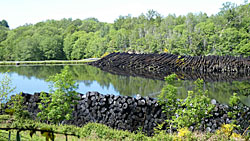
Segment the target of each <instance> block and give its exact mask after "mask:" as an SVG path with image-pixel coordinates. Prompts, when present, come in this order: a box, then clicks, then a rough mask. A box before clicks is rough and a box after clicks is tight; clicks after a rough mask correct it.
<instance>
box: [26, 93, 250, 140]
mask: <svg viewBox="0 0 250 141" xmlns="http://www.w3.org/2000/svg"><path fill="white" fill-rule="evenodd" d="M39 95H40V94H39V93H35V94H34V95H31V94H25V93H23V94H22V96H23V97H24V105H26V106H27V110H28V111H29V112H30V114H31V117H32V118H33V119H36V118H37V116H36V115H37V113H38V112H39V109H38V103H39V102H40V99H39ZM79 97H80V100H79V101H78V104H77V105H76V106H75V107H74V112H73V118H72V120H69V121H63V123H65V124H73V125H77V126H83V125H85V124H86V123H88V122H97V123H102V124H105V125H108V126H110V127H112V128H116V129H122V130H129V131H136V130H138V129H139V127H142V131H144V132H146V133H147V134H148V135H152V134H153V132H154V130H153V129H154V128H155V127H156V126H157V124H158V123H162V122H163V121H164V120H165V119H166V114H165V113H163V112H162V109H161V106H160V105H159V104H158V103H157V101H156V100H155V99H153V98H150V97H145V98H144V97H141V96H139V95H138V96H136V97H130V96H115V95H109V94H108V95H103V94H100V93H98V92H87V93H86V94H84V95H83V94H79ZM211 102H212V104H214V105H215V108H214V110H213V111H212V113H211V114H212V116H211V117H210V118H207V119H202V121H201V126H200V127H199V130H201V131H211V132H214V131H215V130H217V129H218V128H219V127H221V125H222V124H224V123H225V124H228V123H231V122H232V118H231V117H229V115H228V113H229V112H231V111H233V110H235V109H238V108H239V107H237V106H235V107H229V106H227V105H223V104H219V103H217V102H216V101H215V100H212V101H211ZM242 111H243V112H242V113H237V115H236V120H237V122H238V123H237V124H238V125H240V126H241V127H242V129H246V128H247V127H248V126H249V124H250V123H249V119H250V109H249V107H247V106H245V107H244V108H243V110H242ZM190 129H193V127H192V126H191V127H190ZM238 132H243V130H242V131H241V130H240V131H238Z"/></svg>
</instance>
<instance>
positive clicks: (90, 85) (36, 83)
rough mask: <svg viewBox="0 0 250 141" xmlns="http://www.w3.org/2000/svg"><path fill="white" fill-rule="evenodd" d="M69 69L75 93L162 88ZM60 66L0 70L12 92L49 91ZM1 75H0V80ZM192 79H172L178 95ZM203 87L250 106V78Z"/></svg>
mask: <svg viewBox="0 0 250 141" xmlns="http://www.w3.org/2000/svg"><path fill="white" fill-rule="evenodd" d="M69 67H70V71H71V73H72V74H73V77H74V79H75V80H76V81H77V82H78V84H79V89H78V90H77V92H79V93H82V94H84V93H86V92H88V91H98V92H100V93H102V94H114V95H127V96H135V95H137V94H140V95H142V96H150V97H156V96H157V94H159V93H160V92H161V89H162V88H163V87H164V84H165V82H164V81H162V80H156V79H149V78H143V77H136V76H124V75H114V74H111V73H108V72H105V71H102V70H100V69H99V68H96V67H93V66H89V65H70V66H69ZM63 68H64V65H27V66H25V65H21V66H0V72H2V73H5V72H7V73H8V75H9V76H10V78H11V79H12V82H13V86H15V87H16V89H15V93H20V92H24V93H30V94H32V93H35V92H42V91H44V92H49V87H48V86H49V83H48V82H47V81H46V79H47V78H48V77H49V76H52V75H55V74H56V73H59V72H60V71H61V70H62V69H63ZM2 77H3V75H2V74H0V79H2ZM193 82H194V80H182V81H180V82H176V86H178V95H179V97H180V98H183V97H185V96H186V95H187V91H188V90H192V88H193V87H194V83H193ZM203 88H204V90H208V92H209V93H208V94H209V96H210V97H211V98H214V99H216V100H217V101H219V102H221V103H228V101H229V98H230V96H231V95H233V93H235V92H236V93H238V94H239V95H240V97H241V101H242V102H243V103H244V104H246V105H248V106H250V95H249V90H250V80H249V79H247V80H246V79H244V80H242V81H240V80H237V81H214V82H211V81H210V82H204V86H203Z"/></svg>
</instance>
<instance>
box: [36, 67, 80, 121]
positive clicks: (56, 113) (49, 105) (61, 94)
mask: <svg viewBox="0 0 250 141" xmlns="http://www.w3.org/2000/svg"><path fill="white" fill-rule="evenodd" d="M48 81H50V82H51V85H50V94H48V95H47V94H45V93H43V94H41V95H40V98H41V103H39V106H38V107H39V109H40V110H41V112H39V113H38V117H40V119H41V120H46V121H50V122H52V123H56V124H58V123H60V122H62V121H63V120H65V119H66V120H69V119H70V118H71V117H72V112H73V108H72V106H74V105H76V104H77V103H76V102H75V101H76V100H78V96H77V95H78V94H77V92H76V91H75V90H76V89H77V88H78V85H77V84H76V82H75V81H74V80H73V78H72V75H71V74H70V73H69V67H68V66H66V67H65V68H64V69H63V70H62V72H61V73H59V74H56V75H55V76H51V77H50V78H49V79H48Z"/></svg>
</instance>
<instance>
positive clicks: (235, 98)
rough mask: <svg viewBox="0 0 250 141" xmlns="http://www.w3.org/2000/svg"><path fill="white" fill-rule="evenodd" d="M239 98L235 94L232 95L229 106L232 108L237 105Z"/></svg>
mask: <svg viewBox="0 0 250 141" xmlns="http://www.w3.org/2000/svg"><path fill="white" fill-rule="evenodd" d="M239 101H240V97H239V96H238V95H237V93H234V94H233V96H231V97H230V99H229V106H231V107H233V106H236V105H238V104H239Z"/></svg>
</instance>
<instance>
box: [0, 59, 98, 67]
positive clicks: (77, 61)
mask: <svg viewBox="0 0 250 141" xmlns="http://www.w3.org/2000/svg"><path fill="white" fill-rule="evenodd" d="M99 59H100V58H88V59H82V60H45V61H0V65H35V64H41V65H42V64H84V63H88V62H93V61H97V60H99Z"/></svg>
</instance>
